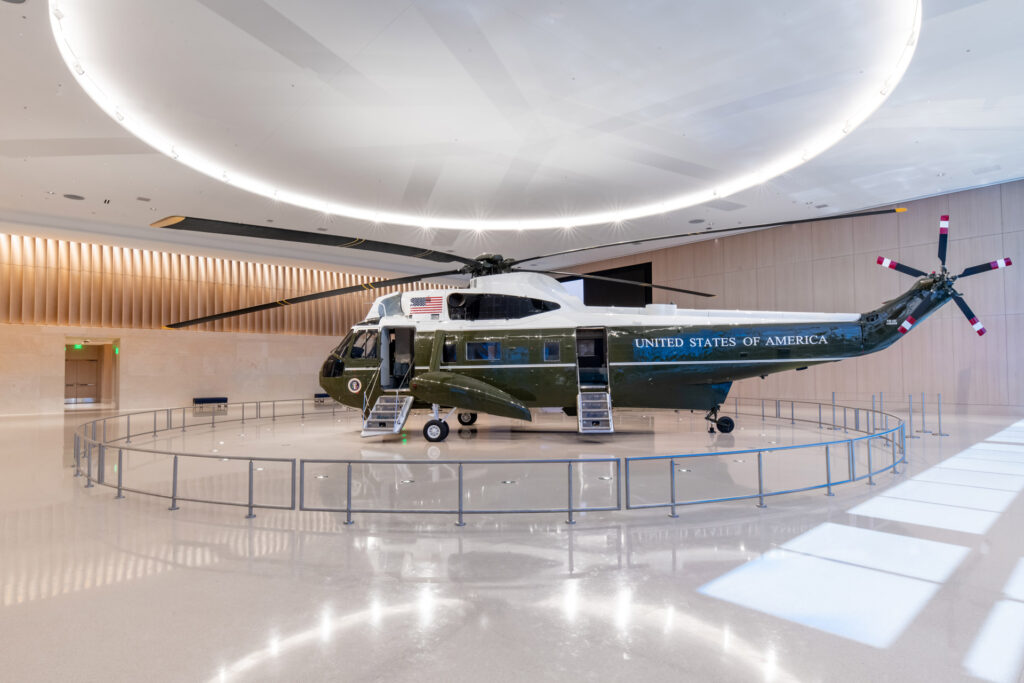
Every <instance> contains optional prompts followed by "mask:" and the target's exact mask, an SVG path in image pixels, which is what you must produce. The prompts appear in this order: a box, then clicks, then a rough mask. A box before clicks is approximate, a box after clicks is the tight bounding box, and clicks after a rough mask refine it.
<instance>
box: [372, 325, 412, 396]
mask: <svg viewBox="0 0 1024 683" xmlns="http://www.w3.org/2000/svg"><path fill="white" fill-rule="evenodd" d="M415 339H416V329H415V328H413V327H386V328H384V330H383V334H382V335H381V341H382V344H381V346H382V347H383V348H382V349H381V357H382V360H383V362H382V363H381V372H380V377H381V386H382V387H383V388H384V389H392V390H393V389H405V388H406V387H408V386H409V379H410V378H411V377H412V368H413V347H414V342H415Z"/></svg>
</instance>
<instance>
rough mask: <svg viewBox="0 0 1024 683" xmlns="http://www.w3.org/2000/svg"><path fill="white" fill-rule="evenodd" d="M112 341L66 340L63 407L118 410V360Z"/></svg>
mask: <svg viewBox="0 0 1024 683" xmlns="http://www.w3.org/2000/svg"><path fill="white" fill-rule="evenodd" d="M119 355H120V348H119V347H118V345H117V343H116V342H115V341H113V340H101V341H97V340H89V339H83V340H67V342H66V343H65V344H64V408H65V409H66V410H81V409H95V408H116V407H117V399H116V381H115V378H116V376H117V373H116V359H117V357H118V356H119Z"/></svg>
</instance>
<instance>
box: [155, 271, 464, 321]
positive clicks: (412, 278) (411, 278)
mask: <svg viewBox="0 0 1024 683" xmlns="http://www.w3.org/2000/svg"><path fill="white" fill-rule="evenodd" d="M461 273H462V271H461V270H446V271H443V272H440V273H426V274H424V275H408V276H406V277H398V278H394V279H391V280H379V281H377V282H366V283H364V284H361V285H353V286H351V287H341V288H339V289H329V290H327V291H324V292H316V293H315V294H304V295H302V296H295V297H291V298H288V299H280V300H278V301H271V302H269V303H265V304H258V305H256V306H247V307H245V308H239V309H236V310H234V311H225V312H223V313H214V314H213V315H206V316H203V317H202V318H193V319H192V320H183V321H182V322H177V323H171V324H170V325H164V328H165V329H172V330H176V329H179V328H182V327H191V326H192V325H199V324H201V323H209V322H213V321H215V320H223V319H224V318H233V317H235V316H239V315H245V314H247V313H256V312H258V311H267V310H270V309H272V308H278V307H280V306H290V305H292V304H301V303H303V302H305V301H316V300H317V299H327V298H329V297H332V296H341V295H342V294H354V293H355V292H365V291H367V290H373V289H382V288H384V287H394V286H396V285H407V284H412V283H414V282H419V281H420V280H428V279H430V278H435V277H444V276H446V275H459V274H461Z"/></svg>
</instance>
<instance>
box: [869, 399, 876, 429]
mask: <svg viewBox="0 0 1024 683" xmlns="http://www.w3.org/2000/svg"><path fill="white" fill-rule="evenodd" d="M868 433H869V434H874V433H875V395H874V394H871V419H870V422H869V423H868Z"/></svg>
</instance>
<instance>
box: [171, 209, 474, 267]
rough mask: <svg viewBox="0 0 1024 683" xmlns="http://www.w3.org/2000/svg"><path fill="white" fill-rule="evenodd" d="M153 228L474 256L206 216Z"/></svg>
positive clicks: (447, 258)
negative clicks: (232, 221) (233, 221)
mask: <svg viewBox="0 0 1024 683" xmlns="http://www.w3.org/2000/svg"><path fill="white" fill-rule="evenodd" d="M152 227H154V228H168V229H171V230H187V231H190V232H202V233H208V234H212V235H234V236H237V237H257V238H259V239H266V240H280V241H282V242H295V243H299V244H319V245H323V246H326V247H341V248H345V249H361V250H363V251H376V252H379V253H382V254H395V255H397V256H408V257H410V258H418V259H424V260H426V261H435V262H437V263H450V262H452V261H456V262H458V263H463V264H466V265H475V264H476V263H477V262H476V261H475V260H474V259H469V258H465V257H462V256H456V255H454V254H448V253H445V252H443V251H433V250H431V249H422V248H420V247H414V246H409V245H406V244H392V243H390V242H379V241H376V240H367V239H361V238H358V237H343V236H341V235H331V234H329V233H315V232H306V231H304V230H289V229H286V228H272V227H269V226H266V225H252V224H251V223H230V222H228V221H216V220H210V219H208V218H191V217H188V216H168V217H167V218H164V219H163V220H160V221H157V222H156V223H153V224H152Z"/></svg>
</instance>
